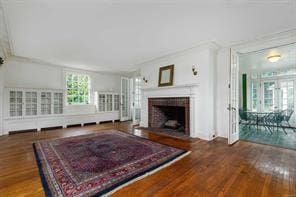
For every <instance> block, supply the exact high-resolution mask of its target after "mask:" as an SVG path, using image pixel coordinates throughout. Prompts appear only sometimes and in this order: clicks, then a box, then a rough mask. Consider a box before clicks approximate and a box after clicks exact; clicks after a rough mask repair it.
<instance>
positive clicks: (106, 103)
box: [97, 92, 119, 112]
mask: <svg viewBox="0 0 296 197" xmlns="http://www.w3.org/2000/svg"><path fill="white" fill-rule="evenodd" d="M97 97H98V99H97V100H98V103H97V108H98V112H114V111H119V94H117V93H106V92H98V93H97Z"/></svg>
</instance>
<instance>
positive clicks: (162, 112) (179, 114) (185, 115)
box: [148, 97, 190, 136]
mask: <svg viewBox="0 0 296 197" xmlns="http://www.w3.org/2000/svg"><path fill="white" fill-rule="evenodd" d="M148 102H149V108H148V116H149V118H148V125H149V127H151V128H158V129H166V130H171V131H174V132H180V133H182V134H184V135H187V136H189V131H190V129H189V97H170V98H149V101H148Z"/></svg>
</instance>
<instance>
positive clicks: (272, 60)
mask: <svg viewBox="0 0 296 197" xmlns="http://www.w3.org/2000/svg"><path fill="white" fill-rule="evenodd" d="M267 59H268V61H270V62H277V61H278V60H279V59H281V55H271V56H268V57H267Z"/></svg>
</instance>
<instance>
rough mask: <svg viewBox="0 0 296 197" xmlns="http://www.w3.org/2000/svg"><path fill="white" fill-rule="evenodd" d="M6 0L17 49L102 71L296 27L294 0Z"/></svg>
mask: <svg viewBox="0 0 296 197" xmlns="http://www.w3.org/2000/svg"><path fill="white" fill-rule="evenodd" d="M2 1H3V5H4V9H5V14H6V19H7V23H8V26H9V32H10V33H9V34H10V39H11V43H12V48H13V53H14V55H16V56H22V57H27V58H32V59H38V60H42V61H46V62H50V63H53V64H58V65H62V66H67V67H73V68H81V69H87V70H96V71H109V72H110V71H111V72H124V71H133V70H135V69H136V68H137V67H136V65H138V64H139V63H142V62H145V61H148V60H151V59H154V58H157V57H160V56H163V55H166V54H170V53H173V52H177V51H180V50H184V49H187V48H191V47H194V46H197V45H199V44H201V43H206V42H215V43H217V44H218V45H221V46H229V45H231V44H234V43H238V42H241V41H245V40H250V39H254V38H257V37H261V36H264V35H270V34H272V33H278V32H282V31H286V30H290V29H294V28H296V23H295V21H296V1H295V0H278V1H276V0H272V1H270V0H260V1H255V0H248V1H247V0H240V1H234V0H204V1H188V0H182V1H181V0H175V1H169V0H162V1H156V0H152V1H146V0H138V1H126V0H121V1H115V0H104V1H102V0H97V1H95V0H71V1H70V0H50V1H49V0H2ZM172 2H173V3H172ZM205 2H207V3H205ZM236 2H239V3H236Z"/></svg>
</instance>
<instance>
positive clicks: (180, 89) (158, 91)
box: [142, 84, 198, 98]
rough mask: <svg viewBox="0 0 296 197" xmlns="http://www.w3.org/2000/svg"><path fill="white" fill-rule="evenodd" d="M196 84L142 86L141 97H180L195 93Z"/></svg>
mask: <svg viewBox="0 0 296 197" xmlns="http://www.w3.org/2000/svg"><path fill="white" fill-rule="evenodd" d="M197 88H198V84H186V85H178V86H167V87H152V88H142V93H143V97H144V98H145V97H147V96H148V97H150V98H152V97H172V96H174V97H180V96H191V95H194V94H196V93H197V92H196V91H197Z"/></svg>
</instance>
